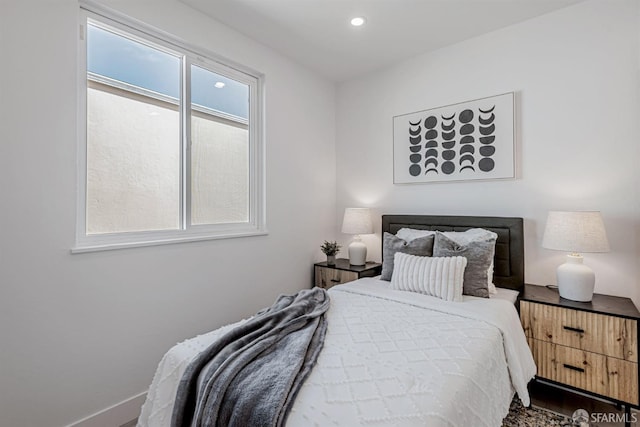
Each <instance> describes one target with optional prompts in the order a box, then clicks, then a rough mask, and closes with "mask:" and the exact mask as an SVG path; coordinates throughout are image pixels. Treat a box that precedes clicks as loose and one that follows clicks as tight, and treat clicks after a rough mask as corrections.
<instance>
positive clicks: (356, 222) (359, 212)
mask: <svg viewBox="0 0 640 427" xmlns="http://www.w3.org/2000/svg"><path fill="white" fill-rule="evenodd" d="M342 232H343V233H345V234H371V233H373V223H372V222H371V211H370V210H369V208H346V209H345V210H344V218H343V219H342Z"/></svg>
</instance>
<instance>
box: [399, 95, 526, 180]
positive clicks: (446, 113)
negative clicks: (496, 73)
mask: <svg viewBox="0 0 640 427" xmlns="http://www.w3.org/2000/svg"><path fill="white" fill-rule="evenodd" d="M514 121H515V119H514V93H513V92H509V93H505V94H503V95H497V96H491V97H488V98H482V99H476V100H474V101H468V102H462V103H459V104H453V105H447V106H444V107H438V108H432V109H430V110H423V111H418V112H415V113H409V114H403V115H400V116H395V117H394V118H393V182H394V183H395V184H410V183H424V182H442V181H463V180H475V179H505V178H514V177H515V125H514Z"/></svg>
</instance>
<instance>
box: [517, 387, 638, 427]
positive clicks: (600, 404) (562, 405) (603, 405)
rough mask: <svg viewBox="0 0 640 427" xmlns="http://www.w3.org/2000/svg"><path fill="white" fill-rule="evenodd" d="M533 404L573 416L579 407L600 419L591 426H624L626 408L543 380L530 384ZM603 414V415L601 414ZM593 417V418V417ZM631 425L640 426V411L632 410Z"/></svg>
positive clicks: (633, 426)
mask: <svg viewBox="0 0 640 427" xmlns="http://www.w3.org/2000/svg"><path fill="white" fill-rule="evenodd" d="M529 391H530V394H531V404H532V405H533V406H537V407H539V408H544V409H546V410H549V411H552V412H555V413H558V414H562V415H565V416H568V417H569V418H571V416H572V415H573V412H574V411H576V410H577V409H584V410H586V411H587V412H588V413H589V414H591V415H590V416H591V417H593V416H596V417H597V418H596V419H598V420H599V421H598V422H592V423H591V424H590V427H598V426H602V427H605V426H606V427H618V426H620V427H622V426H624V425H625V424H624V422H623V420H624V410H623V409H622V408H620V409H618V408H616V405H614V404H611V403H608V402H604V401H601V400H597V399H593V398H590V397H586V396H583V395H580V394H577V393H573V392H570V391H567V390H563V389H559V388H557V387H552V386H550V385H547V384H544V383H542V382H537V381H536V382H532V383H531V384H530V385H529ZM600 414H602V415H600ZM592 419H593V418H592ZM606 419H608V420H615V419H617V420H620V421H619V422H607V421H604V420H606ZM630 421H631V423H630V425H631V426H632V427H640V412H638V411H636V410H635V409H632V410H631V418H630Z"/></svg>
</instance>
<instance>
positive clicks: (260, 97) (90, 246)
mask: <svg viewBox="0 0 640 427" xmlns="http://www.w3.org/2000/svg"><path fill="white" fill-rule="evenodd" d="M88 21H91V22H92V24H97V25H98V26H103V27H104V28H106V29H110V30H115V31H116V32H117V31H122V32H124V33H126V34H127V36H133V38H136V39H138V38H139V40H137V41H140V42H142V43H144V44H147V45H149V46H152V47H153V46H155V47H158V48H160V49H161V50H164V51H169V52H172V53H174V54H177V55H179V56H182V57H183V58H184V60H183V61H182V72H181V78H182V87H181V97H180V113H181V114H180V120H181V123H180V134H181V138H180V144H181V147H180V150H181V165H180V175H181V189H180V225H179V228H178V229H177V230H160V231H140V232H120V233H108V234H87V232H86V225H87V197H86V196H87V93H88V92H87V90H88V89H87V47H86V33H87V31H86V25H87V22H88ZM192 64H193V65H197V66H200V67H202V68H205V69H207V70H210V71H212V72H215V73H217V74H220V75H224V76H226V77H229V78H231V79H234V80H236V81H239V82H241V83H244V84H247V85H248V86H249V99H250V102H249V126H248V129H249V221H248V222H243V223H225V224H210V225H191V224H190V222H191V200H190V193H191V191H190V190H191V171H190V154H191V150H190V145H191V99H190V93H189V90H187V88H188V87H190V79H191V76H190V73H191V65H192ZM78 70H79V71H78V161H77V166H78V171H77V181H78V183H77V189H78V195H77V212H76V218H77V220H76V243H75V246H74V247H73V248H72V249H71V252H72V253H81V252H92V251H100V250H110V249H121V248H130V247H141V246H154V245H161V244H169V243H180V242H189V241H198V240H211V239H225V238H233V237H246V236H256V235H265V234H267V233H268V231H267V228H266V215H265V214H266V209H265V166H264V164H265V162H264V139H265V138H264V75H263V74H261V73H258V72H256V71H254V70H251V69H249V68H247V67H244V66H242V65H239V64H237V63H234V62H232V61H229V60H226V59H222V58H220V57H219V56H217V55H216V54H214V53H212V52H209V51H207V50H204V49H202V48H196V47H194V46H191V45H190V44H188V43H186V42H183V41H181V40H179V39H177V38H176V37H174V36H172V35H170V34H167V33H165V32H162V31H160V30H157V29H154V28H152V27H149V26H148V25H146V24H143V23H141V22H138V21H136V20H133V19H131V18H129V17H127V16H124V15H122V14H119V13H117V12H114V11H112V10H110V9H108V8H106V7H104V6H102V5H98V4H95V3H91V2H86V1H82V2H81V3H80V35H79V42H78Z"/></svg>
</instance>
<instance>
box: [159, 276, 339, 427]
mask: <svg viewBox="0 0 640 427" xmlns="http://www.w3.org/2000/svg"><path fill="white" fill-rule="evenodd" d="M328 308H329V296H328V294H327V292H326V291H325V290H324V289H320V288H313V289H306V290H303V291H300V292H298V293H297V294H295V295H281V296H280V297H278V299H277V300H276V302H275V303H274V304H273V305H272V306H271V307H269V308H266V309H264V310H262V311H260V312H258V314H256V316H254V317H253V318H251V319H249V320H248V321H247V322H245V323H243V324H242V325H240V326H238V327H236V328H234V329H233V330H231V331H229V332H228V333H226V334H225V335H223V336H222V337H220V338H219V339H218V340H217V341H215V342H214V343H213V344H211V346H209V348H207V349H206V350H204V351H203V352H202V353H200V354H199V355H198V356H197V357H196V359H194V360H193V361H192V362H191V364H190V365H189V366H188V367H187V369H186V371H185V373H184V375H183V377H182V379H181V381H180V384H179V386H178V392H177V395H176V401H175V405H174V409H173V416H172V420H171V425H172V426H173V427H186V426H194V427H195V426H197V427H200V426H207V427H209V426H225V427H226V426H230V427H231V426H237V427H246V426H251V427H261V426H282V425H284V423H285V421H286V418H287V415H288V413H289V410H290V409H291V407H292V406H293V402H294V399H295V397H296V394H297V393H298V391H299V390H300V387H301V386H302V383H303V382H304V380H305V379H306V377H307V376H308V375H309V373H310V372H311V369H312V368H313V365H314V364H315V362H316V360H317V358H318V354H319V353H320V350H321V348H322V345H323V343H324V336H325V333H326V330H327V321H326V319H325V316H324V313H325V312H326V311H327V309H328Z"/></svg>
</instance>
